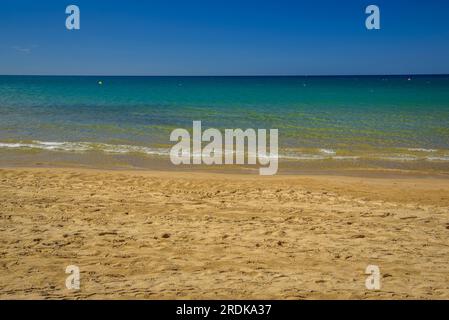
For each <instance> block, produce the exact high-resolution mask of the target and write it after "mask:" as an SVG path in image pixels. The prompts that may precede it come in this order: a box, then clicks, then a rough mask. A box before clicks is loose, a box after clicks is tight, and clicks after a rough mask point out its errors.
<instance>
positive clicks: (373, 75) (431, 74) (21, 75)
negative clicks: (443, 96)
mask: <svg viewBox="0 0 449 320" xmlns="http://www.w3.org/2000/svg"><path fill="white" fill-rule="evenodd" d="M413 76H449V73H391V74H292V75H288V74H287V75H283V74H255V75H251V74H248V75H245V74H241V75H239V74H236V75H232V74H229V75H188V74H180V75H163V74H161V75H128V74H124V75H112V74H110V75H106V74H0V77H167V78H168V77H199V78H200V77H413Z"/></svg>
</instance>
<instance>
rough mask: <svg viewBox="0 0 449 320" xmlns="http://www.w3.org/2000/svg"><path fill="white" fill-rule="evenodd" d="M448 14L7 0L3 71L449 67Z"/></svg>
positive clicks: (1, 6)
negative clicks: (377, 21)
mask: <svg viewBox="0 0 449 320" xmlns="http://www.w3.org/2000/svg"><path fill="white" fill-rule="evenodd" d="M69 4H76V5H78V6H79V7H80V10H81V30H78V31H68V30H67V29H66V28H65V19H66V17H67V15H66V14H65V8H66V6H67V5H69ZM370 4H376V5H378V6H379V7H380V10H381V27H382V29H381V30H376V31H368V30H367V29H366V28H365V19H366V14H365V8H366V6H368V5H370ZM448 16H449V1H446V0H427V1H425V0H421V1H418V0H408V1H406V0H393V1H392V0H387V1H385V0H370V1H362V0H353V1H350V0H346V1H342V0H340V1H338V0H314V1H312V0H309V1H300V0H296V1H286V0H273V1H272V0H257V1H252V0H251V1H245V0H240V1H234V0H226V1H218V0H203V1H199V0H188V1H187V0H184V1H179V0H163V1H159V0H157V1H150V0H148V1H144V0H140V1H139V0H128V1H113V0H110V1H107V0H88V1H85V0H69V1H61V0H54V1H36V0H33V1H32V0H2V1H1V3H0V74H43V75H52V74H58V75H66V74H74V75H75V74H76V75H78V74H81V75H335V74H414V73H449V24H448V23H447V17H448Z"/></svg>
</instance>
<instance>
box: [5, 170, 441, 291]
mask: <svg viewBox="0 0 449 320" xmlns="http://www.w3.org/2000/svg"><path fill="white" fill-rule="evenodd" d="M0 181H1V183H0V234H1V236H0V298H2V299H13V298H25V299H30V298H38V299H59V298H67V299H78V298H82V299H85V298H91V299H94V298H97V299H98V298H111V299H129V298H138V299H141V298H144V299H171V298H174V299H193V298H195V299H196V298H198V299H218V298H220V299H221V298H223V299H226V298H227V299H230V298H236V299H238V298H244V299H262V298H263V299H284V298H286V299H316V298H330V299H336V298H342V299H369V298H385V299H389V298H393V299H396V298H425V299H439V298H445V299H448V298H449V241H448V239H449V180H447V179H439V178H416V177H415V178H412V177H404V178H400V177H398V178H373V177H371V178H366V177H365V178H361V177H343V176H300V175H296V176H276V177H259V176H255V175H243V174H241V175H221V174H213V173H180V172H177V173H168V172H167V173H166V172H147V171H145V172H144V171H118V170H117V171H101V170H88V169H69V168H67V169H47V168H46V169H37V168H29V169H28V168H23V169H22V168H16V169H1V170H0ZM72 264H73V265H77V266H79V268H80V270H81V289H80V290H68V289H66V287H65V279H66V277H67V276H68V275H67V274H65V268H66V266H67V265H72ZM369 264H374V265H378V266H379V267H380V271H381V286H382V287H381V290H377V291H370V290H367V289H366V288H365V279H366V277H367V275H365V268H366V267H367V265H369Z"/></svg>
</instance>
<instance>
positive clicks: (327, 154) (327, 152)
mask: <svg viewBox="0 0 449 320" xmlns="http://www.w3.org/2000/svg"><path fill="white" fill-rule="evenodd" d="M2 148H3V149H18V150H33V149H37V150H46V151H60V152H91V151H97V152H104V153H107V154H143V155H152V156H169V155H170V148H154V147H147V146H136V145H126V144H107V143H96V142H52V141H31V142H0V149H2ZM398 150H399V149H398ZM402 150H408V151H410V152H421V155H417V154H407V153H399V152H391V153H385V152H382V153H380V152H378V153H372V152H364V153H359V154H346V153H343V154H341V153H340V154H339V152H337V151H335V150H333V149H324V148H323V149H313V150H310V149H309V150H307V151H304V150H302V151H301V150H297V149H294V150H291V149H290V150H289V149H287V150H283V152H280V154H279V158H280V159H285V160H297V161H313V160H315V161H316V160H336V161H357V160H362V159H371V160H384V161H395V162H404V161H418V160H421V161H430V162H449V153H447V152H442V151H439V150H435V149H424V148H409V149H402ZM233 153H235V152H233ZM422 153H425V155H422ZM223 154H226V151H225V152H224V153H223Z"/></svg>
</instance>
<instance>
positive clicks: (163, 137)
mask: <svg viewBox="0 0 449 320" xmlns="http://www.w3.org/2000/svg"><path fill="white" fill-rule="evenodd" d="M99 81H102V84H101V85H100V84H99ZM193 120H201V121H202V122H203V128H208V127H214V128H219V129H224V128H242V129H246V128H254V129H257V128H265V129H270V128H277V129H279V146H280V154H281V156H282V157H284V158H286V159H297V160H314V159H333V160H336V161H337V160H347V159H352V160H356V159H359V158H364V157H365V158H366V157H367V158H379V159H384V160H391V161H413V160H421V161H430V162H432V161H436V162H438V161H440V162H441V161H443V162H444V161H449V76H412V77H410V78H409V77H408V76H394V77H393V76H385V77H381V76H376V77H37V76H36V77H31V76H0V149H7V150H22V151H23V150H34V151H38V150H46V151H53V152H66V153H67V152H68V153H70V152H73V153H80V152H81V153H82V152H90V151H92V150H96V151H99V150H100V151H102V152H105V153H133V154H134V153H142V154H147V155H151V154H166V153H167V151H168V148H169V147H170V145H171V143H170V142H169V135H170V132H171V130H173V129H174V128H177V127H182V128H187V129H189V128H190V129H191V127H192V121H193Z"/></svg>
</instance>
